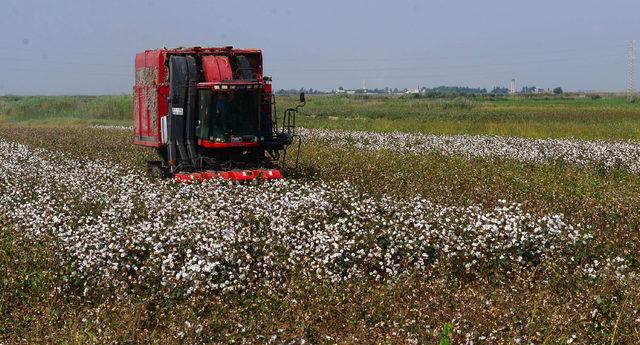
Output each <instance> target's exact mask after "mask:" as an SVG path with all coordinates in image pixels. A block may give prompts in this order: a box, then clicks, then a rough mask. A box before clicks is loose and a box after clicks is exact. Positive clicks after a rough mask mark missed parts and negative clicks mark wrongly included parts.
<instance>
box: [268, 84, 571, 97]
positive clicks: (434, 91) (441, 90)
mask: <svg viewBox="0 0 640 345" xmlns="http://www.w3.org/2000/svg"><path fill="white" fill-rule="evenodd" d="M300 92H304V93H308V94H336V93H337V94H426V95H431V96H438V95H472V94H496V95H501V94H508V93H509V89H508V88H506V87H502V86H496V87H494V88H493V89H491V91H488V90H487V89H486V88H478V87H469V86H438V87H433V88H427V87H422V88H420V89H407V88H404V89H398V88H389V87H385V88H382V89H380V88H374V89H345V88H343V87H342V86H340V87H338V89H333V90H331V91H322V90H318V89H313V88H309V89H306V88H300V89H288V90H287V89H280V90H277V91H276V92H275V94H276V95H281V96H288V95H296V94H298V93H300ZM551 92H553V93H555V94H562V93H563V91H562V88H560V87H557V88H555V89H553V91H552V90H548V89H546V90H545V89H542V88H538V87H535V86H523V87H522V89H521V90H520V91H519V92H518V93H520V94H531V93H551Z"/></svg>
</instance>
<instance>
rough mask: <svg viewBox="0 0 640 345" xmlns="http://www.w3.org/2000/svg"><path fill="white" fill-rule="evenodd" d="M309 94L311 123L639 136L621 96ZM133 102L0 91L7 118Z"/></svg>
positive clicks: (116, 109)
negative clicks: (14, 93) (518, 96)
mask: <svg viewBox="0 0 640 345" xmlns="http://www.w3.org/2000/svg"><path fill="white" fill-rule="evenodd" d="M307 100H308V102H307V105H306V107H304V108H302V109H301V111H300V113H299V117H298V124H299V125H302V126H306V127H315V128H330V129H348V130H370V131H409V132H426V133H435V134H492V135H508V136H522V137H535V138H548V137H555V138H559V137H574V138H581V139H589V140H591V139H634V140H637V139H640V102H627V101H626V100H625V99H619V98H605V97H602V98H589V97H583V98H557V97H551V98H549V99H540V98H533V99H528V98H522V97H521V98H509V97H496V98H487V97H460V96H458V97H446V98H429V97H411V96H402V97H394V96H369V95H354V96H315V95H310V96H308V97H307ZM131 103H132V101H131V96H129V95H120V96H4V97H0V120H4V121H9V122H29V123H43V122H44V123H80V124H87V123H104V124H121V125H130V124H131V117H132V115H131V114H132V104H131ZM297 104H298V100H297V97H286V96H285V97H278V98H277V110H278V114H279V115H282V112H283V111H284V109H286V108H288V107H294V106H295V105H297ZM280 118H281V116H280Z"/></svg>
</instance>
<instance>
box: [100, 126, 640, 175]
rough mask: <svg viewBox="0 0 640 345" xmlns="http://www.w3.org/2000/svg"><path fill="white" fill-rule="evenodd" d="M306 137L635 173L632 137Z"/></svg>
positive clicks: (637, 158)
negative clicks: (588, 139) (622, 170)
mask: <svg viewBox="0 0 640 345" xmlns="http://www.w3.org/2000/svg"><path fill="white" fill-rule="evenodd" d="M90 127H92V128H97V129H105V130H127V131H129V130H132V128H131V127H127V126H102V125H97V126H90ZM298 133H299V134H300V135H301V136H302V138H303V140H305V141H311V142H313V141H323V142H325V143H328V144H330V145H337V146H345V147H351V148H355V149H358V150H374V151H375V150H389V151H394V152H398V153H409V154H418V155H420V154H425V153H435V154H441V155H456V156H461V157H465V158H467V159H476V158H483V159H509V160H515V161H518V162H539V163H552V162H558V161H559V162H564V163H568V164H573V165H577V166H587V165H592V166H596V167H599V168H603V169H607V170H609V169H625V170H628V171H630V172H632V173H638V172H640V143H639V142H637V141H631V140H629V141H587V140H577V139H528V138H517V137H501V136H486V135H432V134H422V133H402V132H391V133H380V132H367V131H343V130H328V129H312V128H300V129H299V130H298Z"/></svg>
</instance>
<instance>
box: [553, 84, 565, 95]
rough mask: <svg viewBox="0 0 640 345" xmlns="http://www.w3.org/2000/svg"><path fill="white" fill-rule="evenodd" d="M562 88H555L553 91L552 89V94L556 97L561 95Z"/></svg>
mask: <svg viewBox="0 0 640 345" xmlns="http://www.w3.org/2000/svg"><path fill="white" fill-rule="evenodd" d="M562 92H563V91H562V88H561V87H559V86H558V87H556V88H555V89H553V93H554V94H556V95H562Z"/></svg>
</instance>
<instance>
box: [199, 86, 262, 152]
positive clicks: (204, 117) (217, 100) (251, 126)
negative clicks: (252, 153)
mask: <svg viewBox="0 0 640 345" xmlns="http://www.w3.org/2000/svg"><path fill="white" fill-rule="evenodd" d="M198 91H199V96H200V97H199V98H200V99H199V100H200V102H199V104H200V114H199V115H200V131H199V132H200V138H202V139H207V140H210V141H216V142H231V141H236V142H240V141H255V139H256V136H257V135H258V131H259V128H258V123H259V109H260V108H259V101H260V95H259V93H258V91H257V90H256V91H253V90H252V91H248V90H242V91H235V90H232V91H221V92H218V91H216V92H213V91H211V90H209V89H200V90H198Z"/></svg>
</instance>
